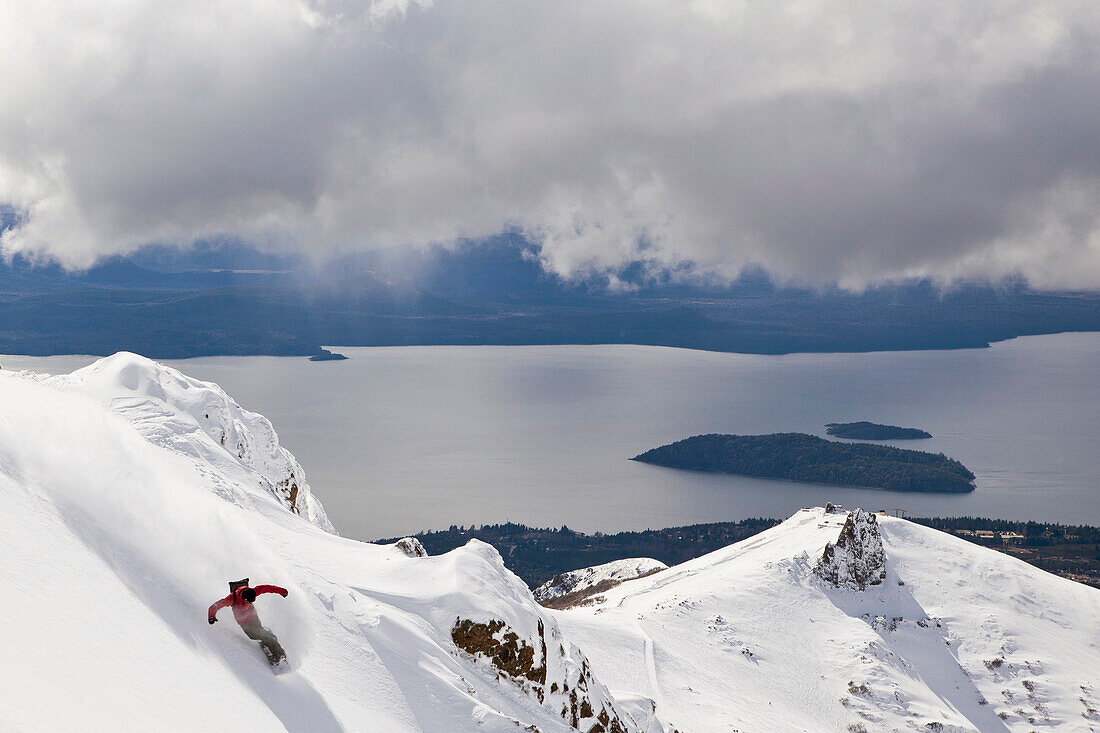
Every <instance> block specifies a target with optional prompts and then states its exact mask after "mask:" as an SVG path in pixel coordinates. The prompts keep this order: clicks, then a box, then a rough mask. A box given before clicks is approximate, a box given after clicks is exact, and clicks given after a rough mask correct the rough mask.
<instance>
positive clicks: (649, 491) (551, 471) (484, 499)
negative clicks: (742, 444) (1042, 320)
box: [0, 334, 1100, 539]
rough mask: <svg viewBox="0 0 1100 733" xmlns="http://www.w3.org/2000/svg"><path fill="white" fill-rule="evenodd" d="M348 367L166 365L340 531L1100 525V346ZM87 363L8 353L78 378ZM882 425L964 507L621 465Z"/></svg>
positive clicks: (401, 356)
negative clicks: (774, 436)
mask: <svg viewBox="0 0 1100 733" xmlns="http://www.w3.org/2000/svg"><path fill="white" fill-rule="evenodd" d="M339 350H340V351H341V352H342V353H345V354H347V355H348V356H349V357H351V358H350V359H349V360H348V361H342V362H323V363H314V362H310V361H308V360H306V359H302V358H288V357H217V358H201V359H186V360H179V361H171V362H167V363H170V364H172V365H173V366H175V367H177V368H178V369H180V370H182V371H184V372H185V373H187V374H189V375H191V376H194V377H197V378H200V379H207V380H211V381H214V382H217V383H219V384H221V385H222V386H223V387H224V388H225V389H226V391H228V392H229V393H230V394H231V395H232V396H233V397H234V398H235V399H236V400H237V401H238V402H239V403H240V404H241V405H243V406H244V407H246V408H248V409H251V410H255V411H257V412H261V413H263V414H265V415H267V416H268V417H269V418H270V419H271V421H272V422H273V423H274V424H275V428H276V430H278V432H279V435H280V438H281V440H282V442H283V444H284V445H286V446H287V447H288V448H289V449H290V450H291V451H292V452H293V453H294V454H295V455H296V456H297V457H298V459H299V460H300V461H301V463H302V465H303V466H304V467H305V470H306V476H307V479H308V480H309V482H310V484H311V485H312V487H313V490H314V491H315V492H316V494H317V495H318V496H319V497H320V498H321V500H322V502H323V503H324V505H325V507H326V509H327V510H328V513H329V516H330V517H331V518H332V521H333V522H334V523H335V524H336V526H337V528H338V529H339V530H340V531H341V533H342V534H344V535H346V536H350V537H358V538H362V539H373V538H377V537H382V536H392V535H401V534H405V533H410V532H414V531H416V530H420V529H434V528H442V527H447V526H448V525H451V524H460V525H470V524H482V523H494V522H503V521H507V520H511V521H514V522H524V523H527V524H531V525H539V526H559V525H562V524H567V525H569V526H570V527H573V528H574V529H579V530H583V531H595V530H602V531H605V532H609V531H617V530H622V529H640V528H647V527H665V526H671V525H679V524H691V523H696V522H713V521H724V520H735V519H741V518H744V517H748V516H786V515H788V514H790V513H792V512H793V511H795V510H796V509H798V508H799V507H801V506H804V505H811V504H823V503H824V502H826V501H832V502H834V503H842V504H845V505H850V506H854V505H859V506H864V507H868V508H876V509H877V508H901V509H904V510H906V511H907V512H909V513H911V514H919V515H965V514H970V515H982V516H996V517H1005V518H1011V519H1030V518H1033V519H1040V520H1048V521H1062V522H1077V523H1091V524H1100V487H1098V485H1097V484H1098V477H1100V443H1098V440H1097V438H1098V436H1100V409H1098V408H1100V379H1098V375H1100V334H1061V335H1056V336H1035V337H1027V338H1021V339H1015V340H1012V341H1008V342H1003V343H1000V344H997V345H995V346H994V347H993V348H991V349H974V350H964V351H917V352H878V353H871V354H794V355H788V356H756V355H742V354H717V353H709V352H702V351H688V350H681V349H667V348H659V347H648V346H532V347H490V346H475V347H396V348H351V349H349V348H340V349H339ZM90 361H91V359H90V358H88V357H72V356H70V357H47V358H34V357H12V356H9V357H2V358H0V364H2V365H3V367H4V368H5V369H13V368H15V369H20V368H29V369H35V370H39V371H48V372H65V371H70V370H71V369H74V368H77V367H79V366H82V365H84V364H87V363H89V362H90ZM854 420H872V421H875V422H884V423H889V424H894V425H904V426H913V427H919V428H924V429H926V430H928V431H930V432H931V433H932V434H933V435H934V436H935V437H934V438H933V439H931V440H923V441H908V442H905V441H903V442H898V443H892V444H893V445H898V446H901V447H909V448H917V449H920V450H928V451H934V452H943V453H946V454H947V455H949V456H952V457H954V458H958V459H959V460H961V461H962V462H963V463H965V464H966V465H967V466H968V467H969V468H970V469H971V470H972V471H974V473H975V474H977V485H978V488H977V490H976V491H974V492H973V493H971V494H966V495H932V494H909V493H897V492H886V491H875V490H868V489H845V488H842V487H836V486H818V485H803V484H794V483H787V482H779V481H769V480H763V479H749V478H742V477H736V476H722V475H715V474H705V473H695V472H691V471H677V470H674V469H666V468H660V467H656V466H649V465H644V464H640V463H636V462H634V461H630V460H627V459H628V458H630V457H631V456H633V455H636V454H638V453H641V452H642V451H644V450H647V449H649V448H652V447H654V446H658V445H662V444H664V443H668V442H671V441H674V440H678V439H680V438H684V437H687V436H689V435H695V434H699V433H710V432H725V433H771V432H787V431H797V432H807V433H814V434H817V435H824V425H825V423H827V422H834V421H836V422H847V421H854Z"/></svg>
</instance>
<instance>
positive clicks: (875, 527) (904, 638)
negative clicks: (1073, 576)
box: [0, 354, 1100, 733]
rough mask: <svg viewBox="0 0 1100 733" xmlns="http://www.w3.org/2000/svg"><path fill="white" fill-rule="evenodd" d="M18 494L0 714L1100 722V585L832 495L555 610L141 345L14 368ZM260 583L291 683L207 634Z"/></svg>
mask: <svg viewBox="0 0 1100 733" xmlns="http://www.w3.org/2000/svg"><path fill="white" fill-rule="evenodd" d="M0 496H2V497H3V502H4V503H3V508H4V511H3V512H2V513H0V553H2V555H0V556H2V557H3V562H2V563H0V650H2V651H3V658H4V662H3V664H0V689H2V690H4V691H6V692H7V693H8V694H6V695H5V696H4V702H3V704H2V705H0V731H8V730H17V731H55V730H81V731H84V730H93V731H96V730H110V731H117V730H150V729H153V730H181V731H184V730H186V731H194V730H223V729H232V730H249V731H253V730H256V731H268V730H272V731H274V730H283V729H288V730H293V731H337V730H346V731H368V732H371V733H373V732H382V731H384V732H386V733H391V732H393V733H403V732H406V731H407V732H410V733H413V732H422V733H464V732H466V731H471V732H473V731H484V732H486V733H493V732H501V733H503V732H504V731H508V732H509V733H512V732H518V731H526V732H527V733H535V732H541V733H553V732H555V731H556V732H559V733H566V732H567V731H576V730H581V731H587V732H588V733H671V732H672V731H673V730H674V729H675V730H678V731H680V732H681V733H714V732H717V731H733V730H740V731H786V730H807V731H820V730H839V731H845V730H851V731H855V730H866V731H877V730H892V729H914V730H933V729H943V730H950V729H956V730H981V731H998V730H1002V731H1003V730H1020V731H1024V730H1032V729H1041V728H1043V727H1044V726H1045V727H1046V728H1048V729H1058V730H1100V713H1097V709H1100V679H1098V677H1100V674H1098V671H1097V670H1100V636H1098V634H1097V631H1096V629H1097V625H1096V620H1097V619H1098V618H1100V591H1097V590H1094V589H1091V588H1088V587H1085V586H1082V585H1077V584H1074V583H1072V582H1069V581H1065V580H1061V579H1059V578H1057V577H1054V576H1051V575H1048V574H1046V573H1043V572H1042V571H1039V570H1037V569H1035V568H1033V567H1031V566H1029V565H1026V564H1024V563H1021V562H1018V561H1016V560H1013V559H1011V558H1009V557H1006V556H1004V555H1000V554H998V553H995V552H993V551H991V550H987V549H983V548H980V547H977V546H974V545H971V544H968V543H966V542H963V541H961V540H958V539H955V538H953V537H951V536H948V535H945V534H941V533H939V532H935V531H933V530H929V529H925V528H922V527H919V526H916V525H913V524H910V523H908V522H905V521H902V520H896V519H891V518H886V517H873V516H871V515H867V514H862V513H860V514H856V513H852V514H849V513H848V512H844V511H836V512H832V513H826V511H825V510H823V509H815V510H806V511H803V512H800V513H798V514H797V515H795V516H794V517H793V518H791V519H790V520H788V521H787V522H785V523H783V524H781V525H779V526H777V527H774V528H772V529H771V530H768V531H767V532H765V533H763V534H760V535H757V536H755V537H752V538H750V539H748V540H746V541H744V542H741V543H739V544H737V545H733V546H730V547H728V548H725V549H723V550H720V551H718V552H715V553H712V554H710V555H707V556H705V557H702V558H699V559H697V560H694V561H692V562H689V563H685V564H683V565H680V566H677V567H674V568H670V569H666V570H661V571H660V572H658V573H656V574H653V575H650V576H648V577H644V578H636V579H632V580H630V581H629V582H625V583H622V584H620V585H617V586H616V587H613V588H610V589H609V590H606V591H603V592H601V593H600V594H599V595H598V596H596V597H594V598H593V599H592V601H593V604H592V605H586V606H583V607H579V608H576V609H573V610H569V611H557V612H556V611H551V610H549V609H546V608H543V607H541V606H539V605H538V604H537V603H536V602H535V600H534V598H533V597H532V594H531V592H530V591H529V590H528V589H527V587H526V586H525V585H524V584H523V583H522V582H521V581H520V580H519V579H518V578H516V577H515V576H514V575H513V574H512V573H511V572H509V571H508V570H507V569H506V568H505V567H504V565H503V562H502V560H501V558H500V555H499V554H498V553H497V552H496V551H495V550H494V549H493V548H492V547H490V546H489V545H486V544H484V543H481V542H478V541H476V540H475V541H471V542H470V544H468V545H466V546H465V547H463V548H460V549H457V550H454V551H453V552H450V553H447V554H446V555H442V556H437V557H426V556H424V555H423V548H421V547H420V546H419V543H417V542H416V541H415V540H406V541H402V542H400V543H397V544H396V545H392V546H381V545H371V544H367V543H362V542H355V541H352V540H348V539H344V538H341V537H339V536H337V535H336V534H335V533H334V532H332V531H331V525H330V524H329V521H328V519H327V517H326V516H325V513H324V510H323V508H322V507H321V504H320V502H319V501H318V500H317V498H316V497H315V496H314V495H313V493H312V491H311V489H310V487H309V484H308V483H307V482H306V480H305V476H304V472H303V471H302V468H301V466H300V465H298V463H297V461H296V460H294V458H293V456H291V455H290V454H289V453H288V452H287V451H286V450H285V449H283V448H282V447H281V446H280V445H279V443H278V438H277V436H276V434H275V431H274V430H273V429H272V426H271V425H270V423H269V422H268V421H267V420H266V419H264V418H263V417H261V416H259V415H256V414H254V413H250V412H248V411H246V410H243V409H242V408H240V407H239V406H238V405H237V404H236V403H235V402H233V400H232V399H231V398H229V397H228V396H227V395H225V393H224V392H222V390H221V389H220V388H218V387H217V386H216V385H213V384H209V383H204V382H199V381H196V380H192V379H189V378H188V377H186V376H184V375H182V374H180V373H179V372H178V371H176V370H173V369H169V368H166V367H164V366H162V365H159V364H156V363H155V362H152V361H149V360H147V359H144V358H142V357H139V356H135V355H132V354H118V355H115V356H114V357H110V358H108V359H103V360H100V361H99V362H97V363H96V364H93V365H92V366H90V367H87V368H85V369H82V370H79V371H77V372H74V373H73V374H71V375H65V376H59V377H44V376H42V375H34V374H26V373H17V374H16V373H10V372H0ZM846 525H848V526H847V527H846ZM827 547H829V548H831V549H829V550H826V548H827ZM606 570H607V569H606V568H604V569H603V570H595V571H593V572H592V573H579V574H578V577H589V578H592V577H600V578H604V579H606V577H607V572H605V571H606ZM628 570H629V568H628ZM637 571H638V568H637V567H635V568H634V569H633V570H632V571H631V572H635V574H638V573H637ZM242 577H249V578H251V579H252V582H253V583H271V584H276V585H279V586H283V587H285V588H287V589H289V591H290V593H289V596H288V597H287V598H285V599H283V598H280V597H278V596H275V595H264V596H261V597H260V598H259V600H258V601H257V603H256V607H257V609H258V611H259V614H260V617H261V619H262V621H263V622H264V624H265V625H266V626H268V627H270V628H271V629H272V630H273V631H274V632H275V633H276V634H278V636H279V638H280V640H281V641H282V642H283V645H284V646H285V647H286V649H287V652H288V654H289V658H290V660H291V663H292V671H291V672H289V673H288V674H284V675H279V676H276V675H274V674H272V672H271V669H270V668H269V667H268V665H267V662H266V661H265V659H264V657H263V655H262V654H261V653H260V650H259V648H258V647H257V645H256V644H255V643H254V642H252V641H249V640H248V639H247V638H245V636H244V635H243V634H242V633H241V630H240V629H239V628H237V626H236V625H235V624H234V623H233V621H232V618H231V616H230V614H228V613H224V614H223V615H222V617H221V621H222V622H221V623H218V624H216V625H214V626H210V625H208V623H207V620H206V617H207V607H208V606H209V605H210V604H211V603H212V602H213V601H215V600H217V599H218V598H221V597H222V596H224V595H225V594H226V592H227V586H226V582H227V581H229V580H235V579H237V578H242ZM860 588H862V590H860ZM937 726H940V728H937Z"/></svg>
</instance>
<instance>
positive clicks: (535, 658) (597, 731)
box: [451, 618, 634, 733]
mask: <svg viewBox="0 0 1100 733" xmlns="http://www.w3.org/2000/svg"><path fill="white" fill-rule="evenodd" d="M451 639H452V640H453V641H454V643H455V646H457V647H458V648H459V649H461V650H463V651H464V652H467V653H468V654H472V655H473V656H475V657H480V658H483V659H485V660H487V661H488V662H489V663H490V664H491V665H492V666H493V667H494V668H495V669H496V670H497V676H498V678H505V679H510V680H511V681H512V682H514V683H515V684H517V685H518V686H519V687H520V688H521V689H523V690H524V691H525V692H526V693H527V694H529V695H532V696H533V697H535V698H536V699H537V700H538V701H539V703H540V704H543V705H545V706H547V707H549V708H551V709H552V710H554V711H555V712H557V713H558V714H559V715H561V717H562V718H563V719H564V720H565V721H566V722H567V723H569V725H571V726H573V727H574V728H576V729H577V730H583V731H585V733H632V731H633V730H634V728H633V727H631V728H628V727H627V724H626V723H625V722H624V721H623V720H622V719H621V718H620V717H619V715H618V713H617V712H616V711H615V709H614V706H613V703H609V704H605V702H604V701H601V700H600V699H599V697H598V696H596V695H594V694H593V691H594V688H596V687H598V686H599V685H598V683H597V682H596V681H595V680H594V679H593V677H592V670H591V668H590V667H589V666H588V660H587V659H583V658H582V661H581V666H580V669H579V670H575V671H574V673H573V674H569V673H565V674H564V676H562V677H561V679H560V680H554V681H552V682H551V683H550V684H549V685H547V662H548V658H547V644H546V629H545V627H544V626H543V623H542V621H541V620H540V621H539V624H538V642H537V643H538V645H537V647H536V646H532V645H531V644H528V643H527V641H526V640H524V639H521V638H520V637H519V635H518V634H516V633H515V631H513V630H512V629H510V628H509V627H508V625H507V624H505V623H504V622H503V621H500V620H492V621H489V622H488V623H478V622H476V621H471V620H470V619H462V618H458V619H455V625H454V627H453V628H452V629H451ZM552 648H553V647H552ZM536 652H537V654H536ZM563 653H564V651H563ZM553 666H554V667H555V668H558V667H562V665H561V664H554V665H553ZM561 672H562V670H559V674H560V673H561ZM578 672H579V673H578ZM601 689H602V687H601ZM605 693H606V691H605ZM597 710H598V711H599V712H597Z"/></svg>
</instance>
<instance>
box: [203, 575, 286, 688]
mask: <svg viewBox="0 0 1100 733" xmlns="http://www.w3.org/2000/svg"><path fill="white" fill-rule="evenodd" d="M261 593H278V594H279V595H281V596H282V597H283V598H286V588H280V587H279V586H277V585H258V586H256V587H255V588H250V587H249V585H248V578H245V579H244V580H233V581H230V583H229V595H227V596H226V597H225V598H223V599H221V600H220V601H215V602H214V604H213V605H212V606H210V611H209V613H207V620H208V621H209V622H210V623H211V624H213V623H216V622H217V620H218V611H220V610H221V609H223V608H225V607H226V606H232V607H233V617H234V618H235V619H237V623H238V624H240V626H241V629H243V630H244V633H245V635H246V636H247V637H248V638H249V639H255V640H256V641H258V642H260V646H261V647H263V650H264V654H266V655H267V661H269V662H270V663H271V666H272V667H274V666H276V665H278V664H279V663H280V662H282V661H283V660H284V659H286V652H284V651H283V647H282V645H280V644H279V640H278V639H276V638H275V634H273V633H271V630H270V629H267V628H265V627H264V626H263V625H262V624H261V623H260V617H259V616H258V615H257V614H256V609H255V607H253V605H252V602H253V601H255V600H256V596H258V595H260V594H261Z"/></svg>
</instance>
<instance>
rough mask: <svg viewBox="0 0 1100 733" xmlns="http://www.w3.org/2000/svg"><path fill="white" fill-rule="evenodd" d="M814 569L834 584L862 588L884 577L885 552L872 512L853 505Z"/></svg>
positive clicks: (875, 583) (851, 588) (874, 583)
mask: <svg viewBox="0 0 1100 733" xmlns="http://www.w3.org/2000/svg"><path fill="white" fill-rule="evenodd" d="M814 572H815V573H816V574H817V575H818V576H819V577H820V578H821V579H822V580H824V581H825V582H826V583H829V584H830V585H833V586H835V587H837V588H848V589H850V590H865V589H866V588H867V586H869V585H879V584H880V583H882V581H883V579H885V578H886V554H885V553H884V552H883V549H882V535H881V534H880V533H879V529H878V520H877V519H876V518H875V515H874V514H869V513H868V512H865V511H863V510H862V509H856V510H854V511H852V512H850V513H849V514H848V519H847V520H845V522H844V527H842V528H841V530H840V536H839V537H838V538H837V541H836V542H835V543H833V542H830V543H829V544H827V545H825V551H824V552H823V553H822V554H821V559H820V560H818V562H817V567H815V568H814Z"/></svg>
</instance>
